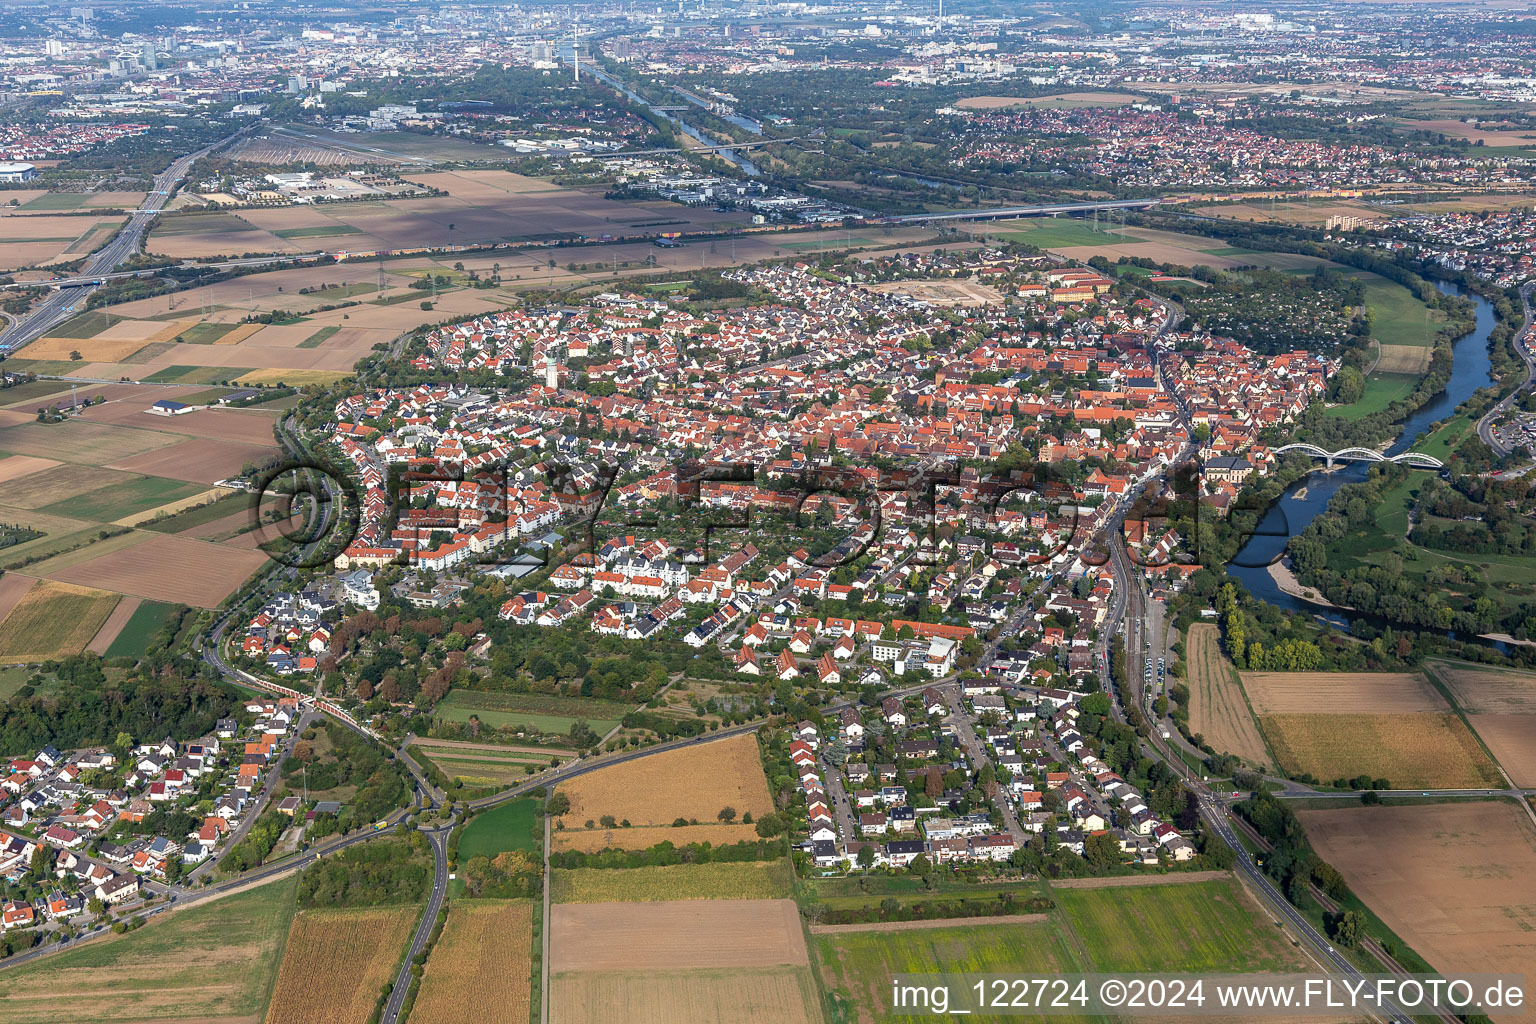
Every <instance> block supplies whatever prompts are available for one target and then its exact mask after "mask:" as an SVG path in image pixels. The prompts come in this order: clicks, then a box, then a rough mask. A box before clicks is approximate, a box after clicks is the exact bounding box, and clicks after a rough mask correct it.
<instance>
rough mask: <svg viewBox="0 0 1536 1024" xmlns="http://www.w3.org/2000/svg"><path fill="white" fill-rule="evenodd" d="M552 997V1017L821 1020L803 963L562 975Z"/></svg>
mask: <svg viewBox="0 0 1536 1024" xmlns="http://www.w3.org/2000/svg"><path fill="white" fill-rule="evenodd" d="M549 1002H550V1008H549V1019H550V1021H551V1024H608V1022H610V1021H634V1022H636V1024H666V1022H671V1021H710V1022H712V1024H820V1021H821V1009H820V1001H819V999H818V997H817V994H816V983H815V982H814V981H813V980H812V978H811V972H810V970H809V969H807V968H804V967H749V968H734V969H732V970H729V971H643V972H641V971H627V972H607V971H605V972H602V973H596V972H582V973H574V974H561V975H557V976H555V977H553V978H551V979H550V996H549ZM418 1012H420V1011H418ZM412 1019H413V1020H414V1019H415V1016H414V1015H412Z"/></svg>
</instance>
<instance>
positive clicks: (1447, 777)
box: [1259, 714, 1502, 789]
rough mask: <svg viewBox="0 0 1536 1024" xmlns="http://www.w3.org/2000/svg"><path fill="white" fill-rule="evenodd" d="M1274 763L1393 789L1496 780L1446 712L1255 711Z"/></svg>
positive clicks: (1465, 731)
mask: <svg viewBox="0 0 1536 1024" xmlns="http://www.w3.org/2000/svg"><path fill="white" fill-rule="evenodd" d="M1259 725H1260V727H1261V728H1262V729H1263V730H1264V735H1265V737H1266V738H1267V739H1268V740H1269V745H1270V748H1271V749H1272V750H1274V752H1275V757H1276V759H1278V760H1279V762H1280V767H1281V768H1282V769H1283V770H1285V771H1287V772H1289V773H1292V774H1300V773H1303V772H1307V773H1310V774H1312V775H1313V776H1315V777H1316V778H1318V779H1319V780H1321V781H1323V782H1325V783H1328V782H1332V781H1334V780H1335V779H1339V778H1354V777H1355V776H1357V775H1369V776H1371V777H1372V778H1373V779H1386V780H1388V781H1389V782H1391V784H1392V787H1393V788H1394V789H1419V788H1423V789H1476V788H1480V787H1483V786H1491V785H1495V784H1502V780H1501V779H1500V778H1499V772H1498V769H1497V768H1495V767H1494V764H1493V762H1492V761H1490V760H1489V759H1488V755H1487V754H1485V753H1484V752H1483V748H1482V747H1480V746H1478V744H1477V740H1476V738H1474V737H1473V735H1472V733H1471V732H1469V731H1468V729H1467V727H1466V726H1465V725H1464V724H1462V721H1461V719H1460V718H1457V717H1456V716H1455V715H1452V714H1443V715H1431V714H1409V715H1261V716H1260V717H1259Z"/></svg>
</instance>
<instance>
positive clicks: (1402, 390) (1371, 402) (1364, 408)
mask: <svg viewBox="0 0 1536 1024" xmlns="http://www.w3.org/2000/svg"><path fill="white" fill-rule="evenodd" d="M1418 382H1419V378H1417V377H1415V376H1414V375H1413V374H1411V373H1373V374H1371V375H1370V376H1369V377H1367V378H1365V394H1363V395H1361V396H1360V400H1359V401H1358V402H1355V403H1353V404H1352V405H1338V406H1334V407H1332V408H1330V409H1328V410H1326V411H1327V413H1328V415H1329V416H1337V417H1338V418H1339V419H1343V420H1358V419H1362V418H1363V417H1366V416H1369V415H1371V414H1372V413H1377V412H1381V411H1382V410H1383V409H1385V408H1386V407H1387V406H1389V405H1391V404H1392V403H1393V402H1396V401H1398V400H1399V399H1403V398H1407V397H1408V396H1409V395H1411V394H1412V393H1413V388H1414V385H1416V384H1417V383H1418Z"/></svg>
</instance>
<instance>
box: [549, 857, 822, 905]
mask: <svg viewBox="0 0 1536 1024" xmlns="http://www.w3.org/2000/svg"><path fill="white" fill-rule="evenodd" d="M550 885H551V892H550V895H551V899H553V900H554V901H555V902H556V903H631V902H641V903H654V902H660V901H666V900H719V899H743V900H773V899H786V898H788V897H789V896H791V895H792V891H791V890H792V888H793V886H792V880H791V878H790V870H789V864H788V863H787V862H785V861H766V862H764V861H743V862H740V863H709V864H673V865H668V866H666V867H652V868H579V869H576V870H572V871H556V872H555V873H554V874H553V875H552V876H551V878H550Z"/></svg>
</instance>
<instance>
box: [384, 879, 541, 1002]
mask: <svg viewBox="0 0 1536 1024" xmlns="http://www.w3.org/2000/svg"><path fill="white" fill-rule="evenodd" d="M532 968H533V904H532V903H531V902H529V901H528V900H456V901H455V902H454V904H453V908H452V909H451V910H449V911H448V923H447V924H446V925H444V926H443V934H442V936H441V937H440V938H439V939H438V942H437V945H436V946H435V947H433V949H432V955H431V956H430V957H428V958H427V969H426V973H425V974H423V975H422V979H421V988H420V990H419V991H418V992H417V996H416V1008H415V1009H414V1010H412V1011H411V1020H412V1021H415V1022H416V1024H461V1022H463V1021H469V1020H473V1021H485V1022H486V1024H527V1022H528V1007H529V1003H530V1001H531V998H532V996H531V992H532V988H531V984H532V979H531V974H530V972H531V971H532Z"/></svg>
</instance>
